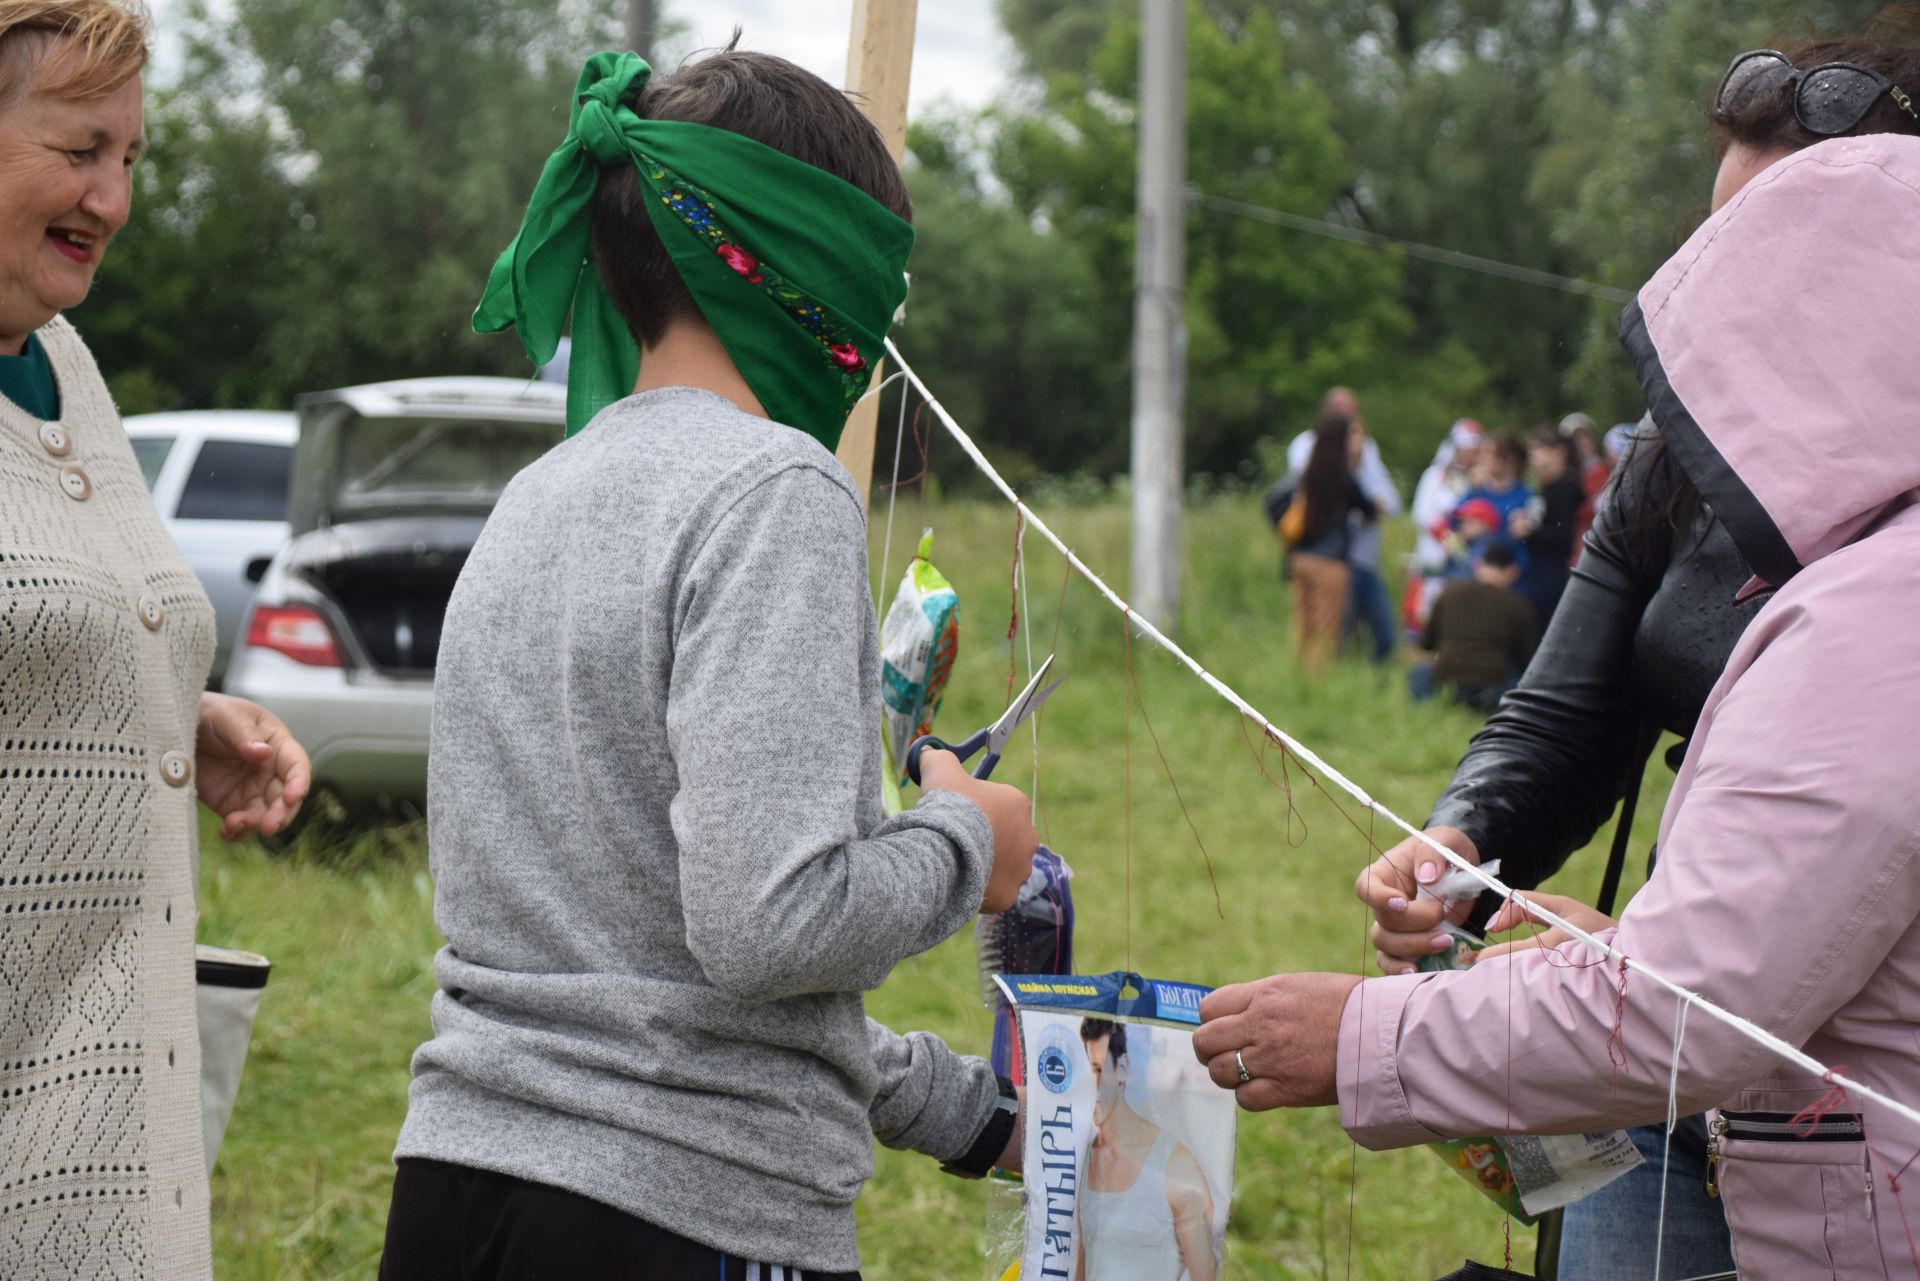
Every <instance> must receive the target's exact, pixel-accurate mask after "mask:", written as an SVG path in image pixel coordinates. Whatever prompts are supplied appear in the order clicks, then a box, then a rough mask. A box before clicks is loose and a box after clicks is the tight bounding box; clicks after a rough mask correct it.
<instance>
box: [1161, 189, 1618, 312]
mask: <svg viewBox="0 0 1920 1281" xmlns="http://www.w3.org/2000/svg"><path fill="white" fill-rule="evenodd" d="M1190 199H1192V201H1193V202H1194V203H1195V204H1197V205H1199V206H1201V207H1202V208H1206V209H1217V210H1219V211H1220V212H1221V213H1230V214H1233V215H1235V216H1236V217H1240V218H1251V219H1253V220H1254V221H1255V222H1264V223H1270V224H1272V225H1273V226H1276V227H1286V228H1289V229H1290V230H1293V231H1304V232H1306V233H1307V234H1309V235H1313V236H1326V237H1328V238H1329V239H1332V240H1344V241H1346V242H1348V243H1349V244H1355V245H1366V246H1367V247H1368V248H1370V249H1386V248H1389V247H1394V248H1398V249H1400V250H1401V251H1402V252H1404V253H1405V254H1406V255H1407V256H1408V257H1410V258H1424V259H1426V260H1427V261H1428V262H1437V263H1440V264H1442V265H1444V266H1448V267H1459V268H1460V269H1461V270H1463V271H1477V272H1480V273H1481V274H1483V275H1488V276H1499V277H1500V278H1501V279H1503V280H1517V281H1519V282H1521V283H1522V284H1527V285H1540V286H1542V287H1543V288H1547V289H1558V290H1560V291H1561V292H1563V293H1569V294H1584V295H1586V296H1587V297H1589V298H1603V299H1605V300H1606V301H1608V302H1616V303H1620V304H1622V305H1625V304H1626V303H1629V302H1632V301H1633V293H1632V292H1631V291H1630V290H1626V289H1615V288H1614V287H1613V286H1611V285H1602V284H1596V283H1595V282H1593V281H1591V280H1581V279H1579V278H1577V277H1574V276H1561V275H1556V274H1555V273H1553V272H1551V271H1541V270H1539V269H1538V268H1535V267H1522V266H1520V265H1519V264H1517V263H1511V262H1501V261H1499V260H1498V259H1496V258H1482V257H1480V256H1479V255H1478V254H1469V253H1462V252H1460V251H1459V250H1458V249H1441V248H1438V247H1436V246H1434V245H1422V244H1418V243H1416V242H1414V241H1411V240H1401V239H1399V238H1397V237H1394V236H1383V235H1381V234H1380V233H1379V232H1377V231H1362V230H1361V229H1360V228H1358V227H1348V226H1343V225H1342V224H1340V223H1337V222H1327V221H1324V220H1323V219H1319V218H1308V217H1306V216H1305V215H1303V214H1293V213H1285V212H1283V211H1281V210H1279V209H1269V208H1267V207H1266V206H1265V205H1250V204H1248V203H1246V202H1245V201H1244V200H1229V199H1227V198H1226V197H1225V196H1214V195H1209V194H1208V193H1206V192H1204V191H1200V190H1198V189H1193V190H1192V191H1191V194H1190Z"/></svg>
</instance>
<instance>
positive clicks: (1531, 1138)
mask: <svg viewBox="0 0 1920 1281" xmlns="http://www.w3.org/2000/svg"><path fill="white" fill-rule="evenodd" d="M1487 870H1488V872H1489V874H1491V873H1493V872H1497V871H1498V870H1499V865H1498V863H1497V862H1496V863H1489V864H1488V865H1487ZM1452 877H1459V878H1460V880H1458V881H1456V882H1454V883H1453V884H1452V885H1449V884H1448V880H1449V878H1452ZM1477 887H1478V882H1476V881H1474V880H1473V878H1472V877H1470V876H1467V875H1466V874H1465V873H1462V872H1460V871H1458V870H1457V869H1456V870H1455V871H1453V872H1449V873H1448V874H1447V876H1446V877H1442V878H1441V880H1440V881H1439V883H1437V884H1436V885H1435V886H1434V892H1435V893H1436V894H1439V895H1440V896H1441V897H1443V898H1458V897H1464V896H1466V895H1467V894H1468V893H1469V892H1471V891H1472V890H1474V889H1477ZM1448 890H1452V891H1454V893H1452V894H1449V893H1446V891H1448ZM1441 928H1442V929H1444V930H1445V931H1446V932H1447V933H1448V934H1450V935H1452V936H1453V939H1454V944H1455V945H1454V948H1453V950H1452V951H1449V952H1440V953H1437V954H1435V955H1433V956H1427V957H1422V958H1421V959H1420V960H1418V961H1416V962H1414V968H1415V969H1418V970H1422V971H1427V972H1433V971H1439V970H1462V969H1466V968H1467V967H1468V966H1469V965H1471V964H1473V957H1472V954H1473V953H1475V952H1478V951H1479V950H1480V949H1481V948H1483V947H1485V946H1486V945H1487V941H1486V940H1485V939H1483V938H1481V937H1479V936H1478V935H1475V934H1472V933H1469V932H1468V931H1467V930H1465V929H1462V928H1461V927H1460V926H1458V925H1454V924H1452V923H1451V922H1449V923H1446V924H1444V925H1442V926H1441ZM1427 1146H1429V1147H1431V1148H1432V1149H1433V1150H1434V1151H1435V1152H1436V1153H1438V1154H1439V1156H1440V1159H1441V1160H1443V1161H1445V1162H1446V1163H1447V1166H1448V1168H1449V1169H1451V1170H1453V1171H1454V1172H1455V1173H1456V1174H1459V1175H1460V1176H1461V1177H1462V1178H1464V1179H1466V1180H1467V1182H1469V1183H1471V1184H1472V1185H1473V1186H1474V1187H1475V1188H1477V1189H1478V1190H1479V1191H1480V1192H1481V1193H1483V1194H1485V1195H1486V1196H1487V1197H1489V1198H1491V1199H1492V1201H1493V1202H1494V1204H1495V1205H1498V1206H1499V1207H1500V1208H1501V1209H1503V1210H1505V1211H1506V1212H1507V1213H1508V1214H1511V1215H1512V1216H1513V1217H1514V1218H1516V1219H1519V1220H1520V1221H1521V1222H1522V1223H1526V1224H1531V1223H1532V1222H1533V1221H1534V1219H1535V1218H1536V1217H1538V1216H1539V1215H1542V1214H1545V1213H1546V1212H1547V1211H1549V1210H1557V1209H1559V1208H1560V1207H1562V1206H1567V1205H1572V1204H1573V1203H1574V1202H1575V1201H1579V1200H1581V1199H1583V1198H1585V1197H1588V1196H1591V1195H1592V1194H1593V1193H1595V1192H1598V1191H1599V1190H1600V1189H1601V1188H1604V1187H1605V1186H1607V1184H1609V1183H1611V1182H1613V1181H1614V1180H1615V1179H1617V1178H1619V1177H1620V1176H1621V1175H1623V1174H1625V1173H1626V1172H1627V1171H1628V1170H1631V1169H1633V1168H1634V1167H1635V1166H1637V1165H1639V1164H1641V1162H1642V1161H1644V1160H1645V1158H1644V1157H1642V1156H1641V1155H1640V1149H1639V1148H1637V1147H1635V1146H1634V1143H1633V1138H1632V1136H1630V1135H1629V1134H1628V1133H1627V1132H1626V1131H1625V1130H1600V1131H1596V1132H1594V1133H1591V1134H1564V1135H1534V1134H1505V1135H1500V1136H1497V1137H1496V1136H1492V1135H1481V1136H1479V1137H1477V1138H1471V1139H1449V1140H1447V1141H1445V1142H1441V1143H1430V1144H1428V1145H1427Z"/></svg>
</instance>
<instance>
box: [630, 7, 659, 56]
mask: <svg viewBox="0 0 1920 1281" xmlns="http://www.w3.org/2000/svg"><path fill="white" fill-rule="evenodd" d="M627 48H629V49H631V50H633V51H634V52H635V53H637V54H639V55H640V56H641V57H642V58H651V57H653V0H627Z"/></svg>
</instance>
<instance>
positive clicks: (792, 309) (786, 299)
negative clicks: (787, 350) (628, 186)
mask: <svg viewBox="0 0 1920 1281" xmlns="http://www.w3.org/2000/svg"><path fill="white" fill-rule="evenodd" d="M647 176H648V177H649V178H650V179H652V180H653V184H654V189H655V190H656V191H657V192H658V193H659V195H660V203H661V204H664V205H665V206H666V207H667V208H668V209H671V210H672V211H673V212H674V214H675V216H676V217H678V218H679V219H680V221H681V222H683V223H685V224H686V226H687V229H688V230H690V231H692V232H693V234H694V235H696V236H698V237H699V238H700V239H701V240H704V241H705V242H707V243H708V244H709V245H711V246H713V252H714V253H715V254H716V255H718V257H719V258H720V260H721V261H722V262H724V263H726V264H727V266H729V267H731V268H732V269H733V271H734V273H735V274H736V275H738V276H739V277H740V278H741V279H742V280H744V281H746V282H747V283H748V284H749V285H753V286H755V287H757V288H759V289H760V290H762V291H764V292H765V293H766V294H767V296H768V297H770V298H772V299H773V301H774V302H775V303H777V304H778V305H779V307H780V309H781V310H782V311H784V312H786V313H787V315H788V316H790V317H791V318H792V319H793V321H794V323H796V324H798V325H799V326H800V327H801V328H802V329H804V330H806V332H807V333H808V334H809V335H810V336H811V337H812V338H813V340H814V341H815V342H816V343H817V344H819V347H820V354H821V357H822V359H823V361H824V363H825V364H826V366H827V368H828V369H829V370H830V371H832V372H833V373H834V374H835V375H836V376H837V377H838V378H839V379H840V394H841V397H842V398H843V399H844V400H845V401H846V404H847V407H848V408H849V409H851V408H852V406H853V403H854V402H855V401H857V400H859V399H860V397H861V396H862V395H864V394H866V390H867V383H868V379H867V377H866V374H867V358H866V357H865V356H863V355H861V353H860V345H859V343H858V342H856V341H855V340H854V337H853V335H852V334H850V333H848V332H847V331H846V330H845V329H844V328H843V327H841V326H840V325H839V324H837V323H836V322H835V321H834V319H833V317H832V316H831V315H830V314H829V313H828V311H827V309H826V308H825V307H823V306H821V305H820V304H819V303H817V302H815V301H814V300H813V299H811V298H809V297H808V296H807V295H806V294H805V293H803V292H801V291H800V290H799V289H797V288H795V287H794V285H793V284H792V283H791V282H790V281H788V280H787V279H786V278H785V277H783V276H781V275H780V273H778V272H776V271H774V270H773V269H772V268H771V267H769V266H767V264H766V263H764V262H762V261H761V260H760V258H759V257H758V256H757V255H755V254H754V253H753V252H751V251H750V250H748V249H747V248H746V246H744V245H742V244H741V243H740V242H739V241H738V240H737V239H735V238H734V236H733V235H732V233H731V232H729V231H728V230H727V228H726V227H725V226H724V225H722V223H721V222H720V218H719V214H718V212H717V211H716V210H715V209H714V200H713V197H712V196H711V195H709V194H707V193H706V192H705V191H703V190H701V189H700V188H699V187H696V186H694V185H693V184H692V183H690V182H688V181H687V180H686V179H684V178H682V177H680V176H679V175H678V174H676V173H673V172H671V171H669V170H668V169H666V168H665V167H664V166H662V165H661V164H659V163H658V162H657V161H654V160H652V159H651V158H649V159H648V161H647Z"/></svg>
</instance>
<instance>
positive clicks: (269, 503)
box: [126, 409, 299, 689]
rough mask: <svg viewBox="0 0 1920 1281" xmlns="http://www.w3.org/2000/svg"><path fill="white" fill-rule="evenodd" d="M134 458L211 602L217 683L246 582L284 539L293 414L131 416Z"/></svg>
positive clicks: (248, 589) (243, 607) (247, 590)
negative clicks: (137, 461) (138, 461)
mask: <svg viewBox="0 0 1920 1281" xmlns="http://www.w3.org/2000/svg"><path fill="white" fill-rule="evenodd" d="M126 422H127V435H128V436H129V437H130V438H131V439H132V441H133V452H134V456H135V457H136V458H138V459H139V460H140V470H141V472H142V473H143V474H144V475H145V476H146V478H147V488H148V489H150V490H152V491H153V503H154V506H155V507H158V508H159V509H160V518H161V520H162V521H164V522H165V523H166V526H167V532H168V533H170V534H172V535H173V541H174V543H175V544H176V545H177V546H178V547H179V548H180V554H181V555H182V556H184V557H186V561H187V564H188V566H189V567H190V568H192V570H193V572H194V576H195V577H197V578H198V579H199V580H200V585H201V586H202V587H204V588H205V589H206V592H207V597H208V599H210V600H211V601H212V602H213V613H214V625H215V639H216V642H217V644H216V649H215V653H214V659H213V673H212V678H211V683H212V684H213V686H214V688H216V689H218V688H219V687H220V685H221V682H222V680H223V679H224V677H225V675H226V670H227V664H228V662H229V660H230V658H231V656H232V654H233V647H234V643H235V641H236V640H237V639H238V638H239V634H240V620H241V618H242V617H243V616H244V615H245V614H246V612H247V602H248V601H250V600H251V599H252V598H253V585H254V582H255V581H256V580H257V579H258V578H259V577H260V571H261V570H262V569H263V568H265V566H266V563H267V561H268V559H269V558H270V557H272V555H273V554H274V553H275V552H277V551H279V550H280V545H281V544H282V543H284V542H286V541H287V472H288V467H289V465H290V464H291V462H292V459H293V442H294V440H295V438H296V437H298V435H299V428H298V427H297V426H296V425H295V420H294V416H293V415H292V414H286V413H256V412H253V411H249V410H239V409H208V410H198V411H190V412H185V413H168V414H139V415H136V416H134V417H132V418H129V419H127V420H126Z"/></svg>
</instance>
